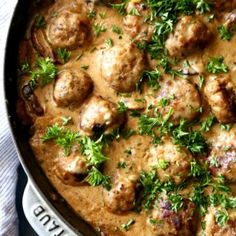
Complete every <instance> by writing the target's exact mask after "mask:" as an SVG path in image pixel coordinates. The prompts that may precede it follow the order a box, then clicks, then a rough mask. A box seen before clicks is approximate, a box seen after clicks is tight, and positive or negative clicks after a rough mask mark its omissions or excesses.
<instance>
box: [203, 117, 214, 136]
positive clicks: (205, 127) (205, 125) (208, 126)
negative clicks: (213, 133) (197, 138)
mask: <svg viewBox="0 0 236 236" xmlns="http://www.w3.org/2000/svg"><path fill="white" fill-rule="evenodd" d="M215 122H216V117H215V116H214V115H210V116H209V117H207V118H206V120H204V121H203V122H202V123H201V129H200V130H201V131H203V132H208V131H210V129H211V127H212V126H213V125H214V124H215Z"/></svg>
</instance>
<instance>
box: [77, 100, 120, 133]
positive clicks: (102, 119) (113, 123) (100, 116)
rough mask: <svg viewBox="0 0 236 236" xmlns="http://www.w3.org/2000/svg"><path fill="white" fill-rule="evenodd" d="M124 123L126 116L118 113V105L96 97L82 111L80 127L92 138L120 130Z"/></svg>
mask: <svg viewBox="0 0 236 236" xmlns="http://www.w3.org/2000/svg"><path fill="white" fill-rule="evenodd" d="M123 121H124V115H123V114H119V113H118V111H117V106H116V104H114V103H112V102H110V101H108V100H105V99H104V98H102V97H100V96H94V97H92V98H90V99H89V101H88V102H87V104H85V106H84V108H83V109H82V111H81V116H80V124H79V125H80V128H81V130H82V131H83V132H84V133H85V134H86V135H89V136H91V135H96V133H100V132H105V133H106V132H109V131H111V130H112V129H115V128H118V127H119V126H120V125H121V124H122V123H123Z"/></svg>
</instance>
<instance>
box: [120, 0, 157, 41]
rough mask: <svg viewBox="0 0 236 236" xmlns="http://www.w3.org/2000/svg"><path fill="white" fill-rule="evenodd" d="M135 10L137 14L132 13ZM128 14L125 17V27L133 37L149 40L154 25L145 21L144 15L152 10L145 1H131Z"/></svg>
mask: <svg viewBox="0 0 236 236" xmlns="http://www.w3.org/2000/svg"><path fill="white" fill-rule="evenodd" d="M133 11H135V13H136V14H134V13H132V12H133ZM126 12H127V15H126V16H125V17H124V20H123V23H124V29H125V31H126V32H127V33H128V34H129V36H130V37H131V38H132V39H135V40H138V41H139V40H145V41H148V40H150V39H151V37H152V33H153V27H152V25H150V24H148V23H145V22H144V17H145V16H147V15H148V14H149V13H150V12H149V9H148V8H147V6H146V5H145V4H144V3H135V2H132V1H131V2H129V3H128V6H127V9H126Z"/></svg>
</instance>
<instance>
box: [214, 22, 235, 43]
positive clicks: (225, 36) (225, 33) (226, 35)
mask: <svg viewBox="0 0 236 236" xmlns="http://www.w3.org/2000/svg"><path fill="white" fill-rule="evenodd" d="M217 29H218V31H219V33H220V38H221V39H222V40H226V41H229V40H230V39H231V38H232V36H233V35H232V33H231V32H230V31H229V30H228V29H227V28H226V27H225V26H224V25H220V26H219V27H218V28H217Z"/></svg>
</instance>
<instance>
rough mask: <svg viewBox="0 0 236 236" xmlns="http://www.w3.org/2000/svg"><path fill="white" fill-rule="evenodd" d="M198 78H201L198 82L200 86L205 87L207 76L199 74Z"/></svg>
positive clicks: (200, 87)
mask: <svg viewBox="0 0 236 236" xmlns="http://www.w3.org/2000/svg"><path fill="white" fill-rule="evenodd" d="M198 80H199V82H198V88H199V89H202V87H203V85H204V83H205V78H204V76H203V75H200V76H198Z"/></svg>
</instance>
